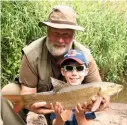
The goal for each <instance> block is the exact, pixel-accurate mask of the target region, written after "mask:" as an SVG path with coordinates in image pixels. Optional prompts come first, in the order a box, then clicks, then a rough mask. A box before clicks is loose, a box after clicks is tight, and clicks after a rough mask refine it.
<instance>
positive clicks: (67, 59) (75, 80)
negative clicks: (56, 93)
mask: <svg viewBox="0 0 127 125" xmlns="http://www.w3.org/2000/svg"><path fill="white" fill-rule="evenodd" d="M60 67H61V74H62V75H63V77H64V79H63V80H64V81H66V82H67V83H68V84H70V85H79V84H82V83H83V80H84V78H85V76H86V75H87V72H88V62H87V60H86V57H85V55H84V53H83V52H82V51H80V50H70V51H69V52H68V53H66V54H65V55H64V56H63V59H62V61H61V62H60ZM53 108H54V110H55V114H51V115H50V119H51V120H52V125H77V124H78V125H88V123H89V122H88V121H87V119H86V117H85V115H84V112H86V109H85V104H84V107H83V106H81V105H80V104H78V106H76V107H75V109H74V110H72V111H70V110H63V107H62V105H61V104H60V103H59V102H56V104H55V105H54V106H53ZM67 115H68V116H69V119H68V118H67V119H68V120H67V121H66V120H64V119H63V117H67Z"/></svg>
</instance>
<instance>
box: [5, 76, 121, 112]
mask: <svg viewBox="0 0 127 125" xmlns="http://www.w3.org/2000/svg"><path fill="white" fill-rule="evenodd" d="M51 81H52V84H53V91H49V92H40V93H34V94H25V95H3V96H4V97H5V98H6V99H8V100H10V101H11V102H12V103H13V104H14V108H13V111H14V112H16V113H17V112H19V111H20V110H21V109H22V108H25V107H27V106H29V105H32V104H34V103H35V102H41V101H44V102H47V104H50V103H55V102H61V103H62V105H63V106H64V108H65V109H73V108H74V107H75V106H76V105H77V103H80V104H83V103H84V102H89V101H90V100H91V98H92V97H93V96H96V95H98V94H100V93H101V95H106V96H111V95H114V94H116V93H119V92H120V91H121V90H122V88H123V86H122V85H120V84H116V83H111V82H93V83H88V84H81V85H74V86H72V85H69V84H67V83H65V82H63V81H60V80H57V79H55V78H51Z"/></svg>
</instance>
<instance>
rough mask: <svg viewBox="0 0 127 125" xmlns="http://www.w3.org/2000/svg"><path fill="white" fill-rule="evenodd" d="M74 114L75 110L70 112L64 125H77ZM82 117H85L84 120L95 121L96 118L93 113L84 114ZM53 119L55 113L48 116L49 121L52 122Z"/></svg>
mask: <svg viewBox="0 0 127 125" xmlns="http://www.w3.org/2000/svg"><path fill="white" fill-rule="evenodd" d="M74 112H75V110H72V112H71V114H70V117H69V119H68V121H66V122H65V124H64V125H78V124H77V121H76V118H75V115H74ZM84 117H86V119H95V118H96V116H95V113H94V112H86V113H84ZM55 118H56V115H55V113H51V114H50V120H53V119H55Z"/></svg>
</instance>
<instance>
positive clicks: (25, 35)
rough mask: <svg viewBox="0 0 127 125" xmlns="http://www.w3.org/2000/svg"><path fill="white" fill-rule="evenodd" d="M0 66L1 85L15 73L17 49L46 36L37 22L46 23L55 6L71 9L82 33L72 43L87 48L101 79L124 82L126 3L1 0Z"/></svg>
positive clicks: (126, 68)
mask: <svg viewBox="0 0 127 125" xmlns="http://www.w3.org/2000/svg"><path fill="white" fill-rule="evenodd" d="M1 4H2V9H1V11H2V16H1V48H2V54H1V59H2V60H1V66H2V79H1V82H2V86H4V85H5V84H7V82H8V81H12V80H13V79H14V77H15V76H16V74H17V73H18V71H19V67H20V61H21V49H22V48H23V47H24V46H25V45H26V44H28V43H29V41H31V40H32V39H36V38H39V37H41V36H43V35H46V28H39V27H38V22H39V21H46V20H48V14H49V12H50V10H51V8H52V7H53V6H54V5H56V4H66V5H70V6H72V7H73V8H74V9H75V11H76V12H77V15H78V16H77V17H78V19H77V22H78V24H80V25H81V26H83V27H84V28H85V32H76V40H77V41H79V42H81V43H82V44H84V45H86V46H88V47H89V48H90V49H91V53H92V54H93V56H94V58H95V60H96V62H97V65H98V68H99V71H100V74H101V76H102V79H103V80H105V81H112V82H117V83H124V82H125V80H127V2H126V1H122V2H121V1H114V2H98V1H84V2H83V1H76V0H75V1H52V2H48V1H45V2H40V1H33V2H32V1H31V2H26V1H23V2H21V1H2V2H1Z"/></svg>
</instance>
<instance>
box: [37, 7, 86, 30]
mask: <svg viewBox="0 0 127 125" xmlns="http://www.w3.org/2000/svg"><path fill="white" fill-rule="evenodd" d="M39 26H40V27H42V26H50V27H53V28H58V29H74V30H81V31H84V28H83V27H81V26H78V25H77V24H76V13H75V12H74V10H73V9H72V8H71V7H69V6H63V5H57V6H55V7H54V8H53V9H52V12H51V13H50V14H49V20H48V21H47V22H39Z"/></svg>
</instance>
